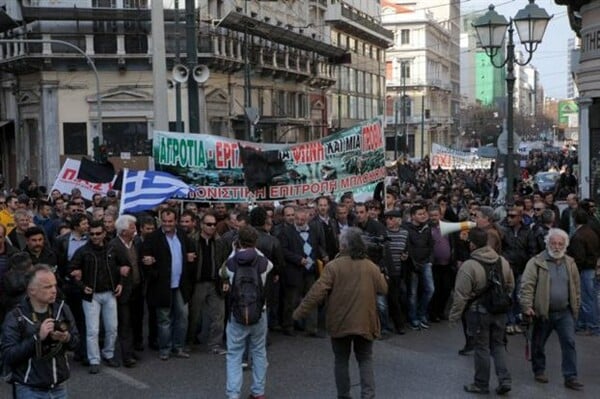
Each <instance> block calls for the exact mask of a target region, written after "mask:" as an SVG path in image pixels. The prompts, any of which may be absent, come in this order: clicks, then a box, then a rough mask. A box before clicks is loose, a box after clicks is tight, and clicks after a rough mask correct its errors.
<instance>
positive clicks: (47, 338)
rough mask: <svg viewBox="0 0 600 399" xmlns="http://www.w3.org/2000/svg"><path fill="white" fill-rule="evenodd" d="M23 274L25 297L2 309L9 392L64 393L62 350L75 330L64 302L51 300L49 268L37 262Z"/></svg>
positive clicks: (71, 345) (75, 340)
mask: <svg viewBox="0 0 600 399" xmlns="http://www.w3.org/2000/svg"><path fill="white" fill-rule="evenodd" d="M28 277H29V279H28V284H27V296H26V297H25V298H24V299H23V301H22V302H21V303H20V304H19V305H17V307H16V308H15V309H13V310H12V311H10V312H9V313H8V314H7V316H6V319H5V321H4V324H3V325H2V335H1V338H0V342H1V346H0V350H1V351H2V353H3V356H4V361H5V365H6V366H8V368H9V371H10V373H11V379H10V381H11V382H12V383H13V384H14V385H13V387H14V396H15V398H33V397H35V398H38V397H52V398H57V399H61V398H66V397H67V389H66V386H65V381H66V380H67V379H68V378H69V373H70V370H69V363H68V361H67V355H66V352H67V351H68V350H74V349H75V348H76V347H77V345H78V344H79V334H78V332H77V328H76V327H75V322H74V320H73V315H72V314H71V310H70V309H69V307H68V306H67V305H66V304H65V302H64V301H62V300H60V301H58V302H57V301H56V294H57V289H56V277H55V276H54V273H53V272H52V269H50V268H49V267H48V266H47V265H37V266H35V268H34V269H33V271H32V272H31V274H30V275H29V276H28ZM45 395H47V396H45Z"/></svg>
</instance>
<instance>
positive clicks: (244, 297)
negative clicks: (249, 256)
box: [231, 254, 265, 326]
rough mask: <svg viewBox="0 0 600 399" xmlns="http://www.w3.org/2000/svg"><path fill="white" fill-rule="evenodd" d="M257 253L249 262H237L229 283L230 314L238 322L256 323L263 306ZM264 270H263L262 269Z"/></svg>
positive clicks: (263, 298) (245, 323)
mask: <svg viewBox="0 0 600 399" xmlns="http://www.w3.org/2000/svg"><path fill="white" fill-rule="evenodd" d="M258 258H259V256H258V254H257V255H256V258H254V260H253V261H252V263H250V264H243V265H241V264H239V263H238V264H237V269H236V271H235V273H234V275H233V283H232V285H231V314H233V317H234V318H235V321H237V322H238V323H240V324H243V325H245V326H249V325H252V324H256V323H258V321H259V320H260V317H261V316H262V311H263V307H264V306H265V295H264V287H263V282H262V278H261V276H260V275H261V271H260V270H259V267H258V266H257V264H258ZM263 272H264V270H263Z"/></svg>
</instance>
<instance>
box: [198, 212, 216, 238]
mask: <svg viewBox="0 0 600 399" xmlns="http://www.w3.org/2000/svg"><path fill="white" fill-rule="evenodd" d="M216 228H217V218H216V217H215V215H213V214H212V213H205V214H204V216H202V219H201V220H200V235H201V236H202V237H204V238H207V239H209V238H214V237H215V236H216V235H217V230H216Z"/></svg>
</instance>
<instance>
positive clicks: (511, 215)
mask: <svg viewBox="0 0 600 399" xmlns="http://www.w3.org/2000/svg"><path fill="white" fill-rule="evenodd" d="M517 216H519V215H515V214H509V215H508V217H509V218H516V217H517Z"/></svg>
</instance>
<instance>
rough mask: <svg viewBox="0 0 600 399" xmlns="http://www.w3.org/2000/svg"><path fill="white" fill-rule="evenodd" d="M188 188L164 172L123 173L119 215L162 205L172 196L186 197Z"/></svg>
mask: <svg viewBox="0 0 600 399" xmlns="http://www.w3.org/2000/svg"><path fill="white" fill-rule="evenodd" d="M189 191H190V186H188V185H187V184H185V183H184V182H182V181H181V180H179V179H177V178H176V177H175V176H173V175H171V174H169V173H166V172H155V171H150V170H128V169H125V170H124V171H123V190H122V192H121V209H120V211H121V213H124V212H131V213H135V212H141V211H145V210H147V209H152V208H154V207H155V206H157V205H160V204H162V203H163V202H165V201H166V200H168V199H169V198H172V197H173V196H175V195H177V196H183V197H185V196H187V194H188V192H189Z"/></svg>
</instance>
